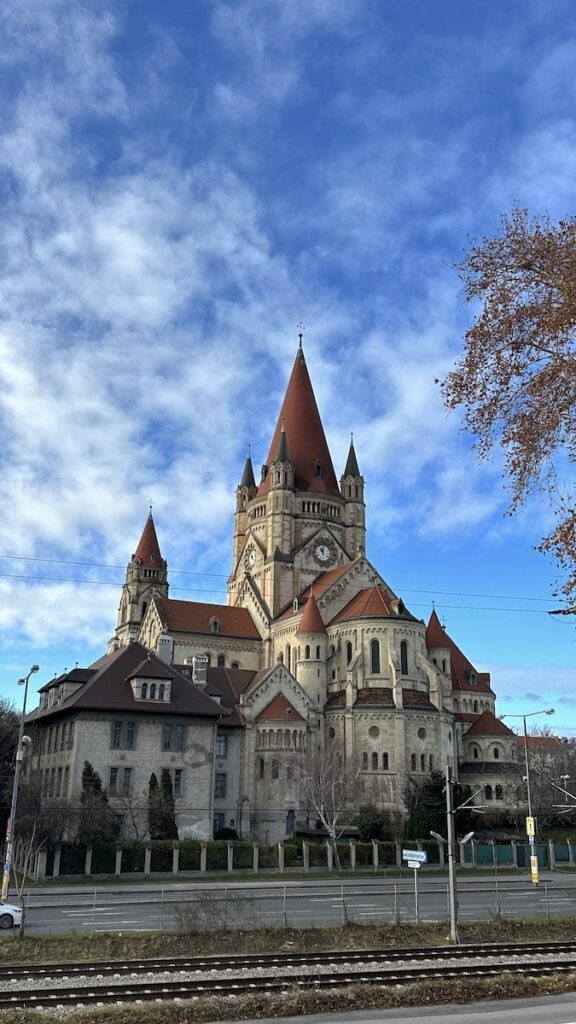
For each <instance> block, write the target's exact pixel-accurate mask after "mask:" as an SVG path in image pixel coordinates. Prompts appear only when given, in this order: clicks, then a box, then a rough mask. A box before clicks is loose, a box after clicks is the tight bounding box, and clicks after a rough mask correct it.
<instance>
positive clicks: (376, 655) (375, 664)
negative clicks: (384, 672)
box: [370, 640, 380, 676]
mask: <svg viewBox="0 0 576 1024" xmlns="http://www.w3.org/2000/svg"><path fill="white" fill-rule="evenodd" d="M370 666H371V670H372V675H373V676H377V675H379V674H380V644H379V642H378V640H372V641H371V643H370Z"/></svg>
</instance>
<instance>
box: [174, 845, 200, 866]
mask: <svg viewBox="0 0 576 1024" xmlns="http://www.w3.org/2000/svg"><path fill="white" fill-rule="evenodd" d="M200 845H201V844H200V841H199V840H198V839H184V840H183V841H182V842H181V843H180V863H179V868H180V871H200Z"/></svg>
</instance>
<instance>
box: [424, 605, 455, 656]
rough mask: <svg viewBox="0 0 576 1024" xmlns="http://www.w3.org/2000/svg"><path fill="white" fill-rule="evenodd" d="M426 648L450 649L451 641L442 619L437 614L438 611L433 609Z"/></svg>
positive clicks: (427, 629)
mask: <svg viewBox="0 0 576 1024" xmlns="http://www.w3.org/2000/svg"><path fill="white" fill-rule="evenodd" d="M426 646H427V647H449V646H450V639H449V637H448V636H447V635H446V630H445V629H444V627H443V625H442V623H441V622H440V619H439V618H438V616H437V614H436V609H435V608H433V609H432V614H431V615H430V619H429V622H428V626H427V628H426Z"/></svg>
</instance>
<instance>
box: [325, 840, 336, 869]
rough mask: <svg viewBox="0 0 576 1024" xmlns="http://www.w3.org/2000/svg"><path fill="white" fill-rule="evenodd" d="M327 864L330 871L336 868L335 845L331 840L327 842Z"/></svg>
mask: <svg viewBox="0 0 576 1024" xmlns="http://www.w3.org/2000/svg"><path fill="white" fill-rule="evenodd" d="M326 865H327V867H328V871H333V870H334V847H333V846H332V843H331V842H327V843H326Z"/></svg>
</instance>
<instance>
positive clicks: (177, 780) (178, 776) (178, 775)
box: [174, 768, 184, 796]
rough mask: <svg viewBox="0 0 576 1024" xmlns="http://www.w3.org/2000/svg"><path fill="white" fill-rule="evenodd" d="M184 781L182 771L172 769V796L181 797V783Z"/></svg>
mask: <svg viewBox="0 0 576 1024" xmlns="http://www.w3.org/2000/svg"><path fill="white" fill-rule="evenodd" d="M183 779H184V769H183V768H175V769H174V796H182V783H183Z"/></svg>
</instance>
